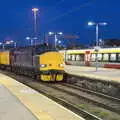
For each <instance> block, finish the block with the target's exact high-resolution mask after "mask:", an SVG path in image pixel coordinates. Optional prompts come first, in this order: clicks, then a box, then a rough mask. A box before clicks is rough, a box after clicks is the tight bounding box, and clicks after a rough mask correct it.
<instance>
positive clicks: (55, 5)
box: [44, 0, 65, 12]
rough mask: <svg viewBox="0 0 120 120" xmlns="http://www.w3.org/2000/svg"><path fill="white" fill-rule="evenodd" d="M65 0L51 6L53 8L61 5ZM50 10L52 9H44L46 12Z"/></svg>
mask: <svg viewBox="0 0 120 120" xmlns="http://www.w3.org/2000/svg"><path fill="white" fill-rule="evenodd" d="M64 1H65V0H61V1H60V2H58V3H56V4H55V5H52V6H51V9H54V8H56V7H57V6H59V5H61V4H62V3H63V2H64ZM48 11H50V10H46V11H44V12H48Z"/></svg>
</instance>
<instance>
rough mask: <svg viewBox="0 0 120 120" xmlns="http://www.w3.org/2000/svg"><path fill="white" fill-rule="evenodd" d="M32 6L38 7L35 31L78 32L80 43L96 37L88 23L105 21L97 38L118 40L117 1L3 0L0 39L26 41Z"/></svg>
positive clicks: (119, 16)
mask: <svg viewBox="0 0 120 120" xmlns="http://www.w3.org/2000/svg"><path fill="white" fill-rule="evenodd" d="M33 7H37V8H39V15H38V29H39V30H38V31H39V34H40V36H41V39H42V38H43V35H44V34H47V33H48V31H53V32H59V31H62V32H63V33H64V34H77V35H79V36H80V39H79V42H80V43H85V44H88V43H91V41H94V40H95V27H88V25H87V22H88V21H93V22H104V21H105V22H107V23H108V25H107V26H101V27H100V32H99V34H100V38H102V39H108V38H117V39H120V0H4V1H1V4H0V15H1V17H0V41H1V42H2V41H3V40H5V39H13V40H15V41H17V42H18V44H25V41H26V40H25V37H26V36H32V34H33V13H32V11H31V9H32V8H33Z"/></svg>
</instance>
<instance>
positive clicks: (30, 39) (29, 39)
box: [25, 37, 37, 46]
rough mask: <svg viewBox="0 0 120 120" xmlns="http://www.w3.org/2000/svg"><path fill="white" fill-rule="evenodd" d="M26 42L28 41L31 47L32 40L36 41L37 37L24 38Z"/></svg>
mask: <svg viewBox="0 0 120 120" xmlns="http://www.w3.org/2000/svg"><path fill="white" fill-rule="evenodd" d="M25 39H26V40H28V41H30V44H31V46H32V45H33V42H34V40H36V39H37V37H34V38H31V37H26V38H25Z"/></svg>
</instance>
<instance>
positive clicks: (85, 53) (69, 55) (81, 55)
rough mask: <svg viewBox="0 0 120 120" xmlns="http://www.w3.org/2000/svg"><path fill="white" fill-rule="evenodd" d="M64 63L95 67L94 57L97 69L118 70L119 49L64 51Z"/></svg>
mask: <svg viewBox="0 0 120 120" xmlns="http://www.w3.org/2000/svg"><path fill="white" fill-rule="evenodd" d="M60 53H62V54H63V55H64V59H65V63H66V64H69V65H80V66H96V56H97V59H98V64H99V67H104V68H116V69H120V48H100V49H99V51H98V52H96V51H95V49H81V50H64V51H60Z"/></svg>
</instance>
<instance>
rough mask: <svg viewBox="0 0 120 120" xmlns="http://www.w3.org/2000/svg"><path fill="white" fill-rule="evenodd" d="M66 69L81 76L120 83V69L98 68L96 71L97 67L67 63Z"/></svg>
mask: <svg viewBox="0 0 120 120" xmlns="http://www.w3.org/2000/svg"><path fill="white" fill-rule="evenodd" d="M65 71H66V73H68V74H71V75H76V76H80V77H86V78H90V79H96V80H103V81H108V82H115V83H120V69H111V68H98V70H97V71H96V67H87V66H73V65H65Z"/></svg>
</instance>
